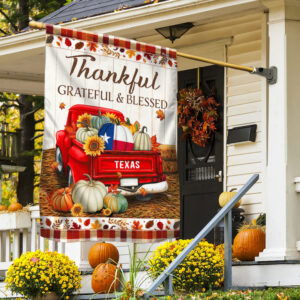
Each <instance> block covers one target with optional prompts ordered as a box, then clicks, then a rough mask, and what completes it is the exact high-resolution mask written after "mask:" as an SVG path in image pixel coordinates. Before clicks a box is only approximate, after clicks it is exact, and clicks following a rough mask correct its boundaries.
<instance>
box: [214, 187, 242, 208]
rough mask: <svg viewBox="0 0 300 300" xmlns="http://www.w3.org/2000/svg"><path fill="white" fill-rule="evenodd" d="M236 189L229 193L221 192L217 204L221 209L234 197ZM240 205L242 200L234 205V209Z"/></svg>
mask: <svg viewBox="0 0 300 300" xmlns="http://www.w3.org/2000/svg"><path fill="white" fill-rule="evenodd" d="M235 191H236V189H231V190H230V191H229V192H223V193H221V194H220V196H219V204H220V206H221V207H224V206H225V205H226V204H227V203H228V202H229V201H230V200H231V198H232V197H234V196H235V195H236V192H235ZM241 204H242V199H240V200H239V201H238V202H237V203H236V204H235V205H234V208H238V207H239V206H240V205H241Z"/></svg>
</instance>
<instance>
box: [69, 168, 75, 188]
mask: <svg viewBox="0 0 300 300" xmlns="http://www.w3.org/2000/svg"><path fill="white" fill-rule="evenodd" d="M73 183H74V178H73V173H72V170H71V169H70V168H68V186H70V185H72V184H73Z"/></svg>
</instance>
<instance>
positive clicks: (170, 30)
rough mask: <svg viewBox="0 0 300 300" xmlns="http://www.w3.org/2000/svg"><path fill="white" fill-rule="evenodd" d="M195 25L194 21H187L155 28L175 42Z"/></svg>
mask: <svg viewBox="0 0 300 300" xmlns="http://www.w3.org/2000/svg"><path fill="white" fill-rule="evenodd" d="M193 26H194V25H193V23H191V22H187V23H182V24H177V25H172V26H166V27H161V28H156V29H155V30H156V31H157V32H158V33H160V34H161V35H162V36H163V37H165V38H166V39H168V40H170V41H171V42H172V43H174V41H175V40H176V39H179V38H180V37H182V36H183V35H184V34H185V33H186V32H187V31H188V30H189V29H191V28H192V27H193Z"/></svg>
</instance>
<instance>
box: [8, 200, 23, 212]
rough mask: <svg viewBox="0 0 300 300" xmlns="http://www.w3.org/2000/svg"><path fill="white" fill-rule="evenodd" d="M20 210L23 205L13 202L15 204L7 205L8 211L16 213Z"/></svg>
mask: <svg viewBox="0 0 300 300" xmlns="http://www.w3.org/2000/svg"><path fill="white" fill-rule="evenodd" d="M21 209H23V205H22V204H21V203H19V202H15V203H12V204H11V205H9V207H8V209H7V210H8V211H18V210H21Z"/></svg>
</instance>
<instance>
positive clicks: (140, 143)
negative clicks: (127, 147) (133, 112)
mask: <svg viewBox="0 0 300 300" xmlns="http://www.w3.org/2000/svg"><path fill="white" fill-rule="evenodd" d="M145 131H147V127H146V126H143V128H142V130H141V131H139V132H136V133H135V134H134V136H133V141H134V150H140V151H149V150H151V149H152V143H151V138H150V136H149V134H147V133H146V132H145Z"/></svg>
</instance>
